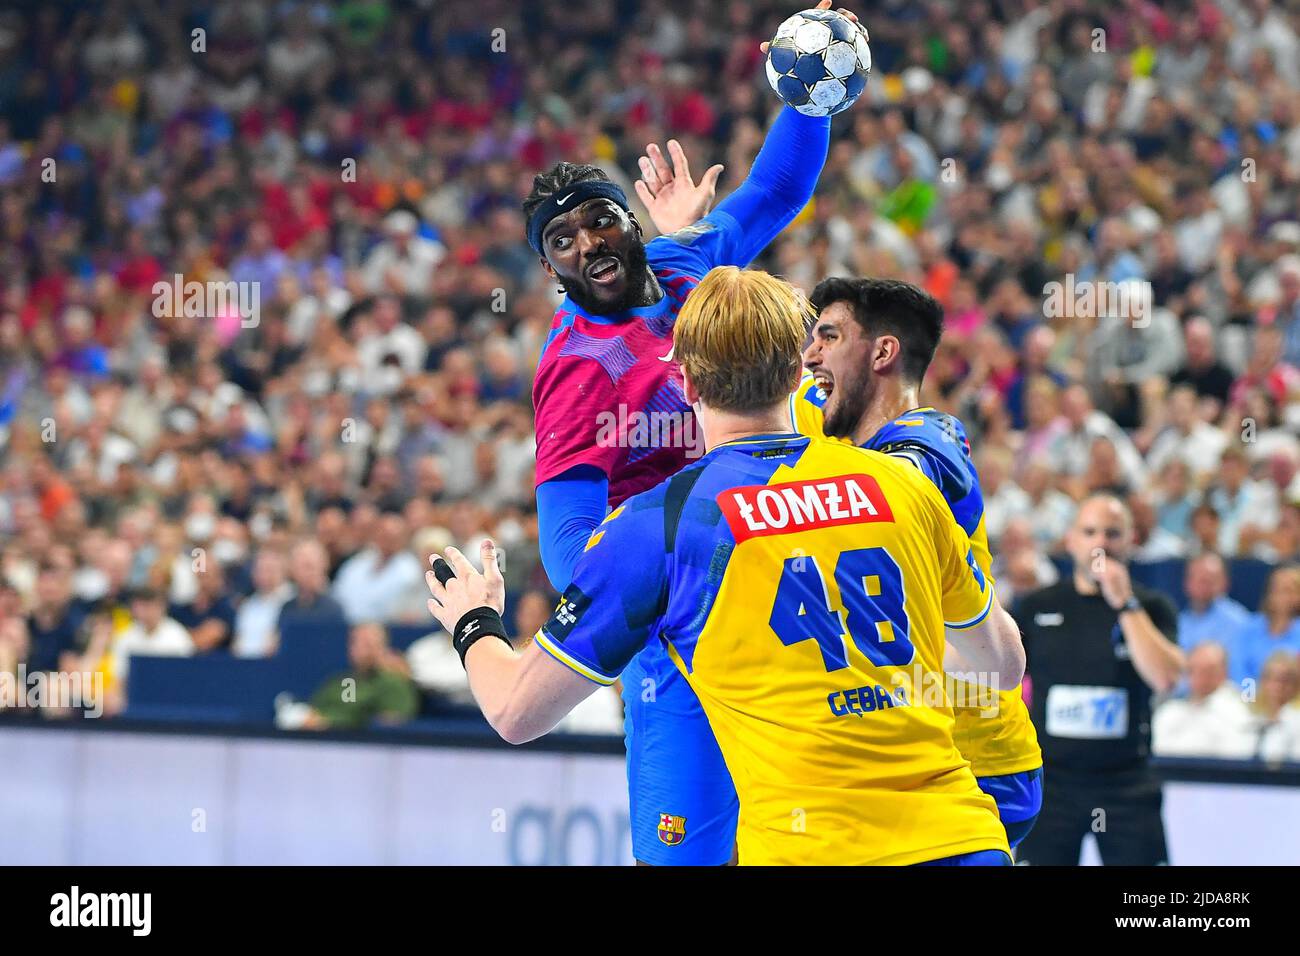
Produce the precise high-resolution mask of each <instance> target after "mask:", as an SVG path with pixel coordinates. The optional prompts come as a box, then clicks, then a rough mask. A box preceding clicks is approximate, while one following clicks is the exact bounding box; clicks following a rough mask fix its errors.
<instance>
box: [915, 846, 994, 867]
mask: <svg viewBox="0 0 1300 956" xmlns="http://www.w3.org/2000/svg"><path fill="white" fill-rule="evenodd" d="M913 865H914V866H1010V865H1011V857H1009V856H1008V855H1006V853H1004V852H1002V851H1000V849H976V851H974V852H971V853H959V855H957V856H945V857H944V858H943V860H927V861H926V862H923V864H913Z"/></svg>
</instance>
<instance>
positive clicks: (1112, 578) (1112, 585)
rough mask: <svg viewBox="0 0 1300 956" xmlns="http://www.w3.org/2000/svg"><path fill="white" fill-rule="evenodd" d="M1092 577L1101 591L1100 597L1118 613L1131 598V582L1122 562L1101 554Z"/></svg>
mask: <svg viewBox="0 0 1300 956" xmlns="http://www.w3.org/2000/svg"><path fill="white" fill-rule="evenodd" d="M1092 576H1093V578H1094V579H1095V580H1096V582H1097V586H1098V587H1099V588H1100V589H1101V596H1102V597H1103V598H1104V599H1105V601H1106V603H1107V604H1109V605H1110V606H1111V608H1112V609H1113V610H1116V611H1118V610H1119V609H1120V608H1122V607H1123V606H1124V605H1125V603H1127V601H1128V599H1129V598H1131V597H1132V596H1133V582H1132V580H1131V579H1130V578H1129V574H1128V568H1127V567H1125V565H1124V562H1123V561H1117V560H1115V559H1114V558H1112V557H1111V556H1110V555H1108V554H1103V555H1101V556H1100V558H1099V559H1098V561H1097V568H1096V570H1094V571H1093V575H1092Z"/></svg>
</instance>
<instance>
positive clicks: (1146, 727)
mask: <svg viewBox="0 0 1300 956" xmlns="http://www.w3.org/2000/svg"><path fill="white" fill-rule="evenodd" d="M1132 542H1133V522H1132V518H1131V516H1130V515H1129V512H1128V509H1127V508H1126V507H1125V506H1124V504H1123V503H1122V502H1121V501H1120V500H1119V499H1117V498H1115V497H1113V496H1111V495H1094V496H1092V497H1090V498H1087V499H1085V500H1084V502H1083V503H1082V504H1081V505H1080V506H1079V512H1078V514H1077V515H1076V516H1075V520H1074V525H1073V527H1072V528H1071V529H1070V532H1069V534H1068V535H1067V537H1066V544H1067V547H1068V548H1069V551H1070V556H1071V557H1072V558H1073V559H1074V571H1073V574H1072V575H1071V576H1070V577H1069V578H1065V579H1062V580H1061V581H1060V582H1059V583H1057V584H1055V585H1053V586H1051V587H1048V588H1043V589H1042V590H1039V591H1034V592H1033V593H1031V594H1027V595H1026V596H1025V597H1024V598H1023V599H1022V600H1021V601H1020V603H1019V605H1018V606H1017V608H1016V609H1015V611H1014V612H1013V613H1014V616H1015V618H1016V620H1017V622H1018V623H1019V624H1020V630H1021V633H1022V634H1023V635H1024V642H1025V654H1026V656H1027V659H1028V665H1027V668H1026V672H1027V674H1028V676H1029V677H1030V679H1031V680H1032V684H1033V704H1032V706H1031V707H1030V713H1031V714H1032V716H1033V719H1034V725H1035V726H1036V727H1037V729H1038V740H1039V743H1040V744H1041V745H1042V748H1043V786H1044V789H1043V810H1042V813H1040V814H1039V817H1038V824H1037V826H1035V827H1034V829H1033V831H1031V832H1030V834H1029V836H1028V837H1026V838H1025V842H1024V843H1022V844H1021V845H1020V848H1019V851H1018V853H1017V854H1016V857H1017V861H1018V862H1021V863H1031V864H1047V865H1057V866H1075V865H1077V864H1078V862H1079V853H1080V848H1081V844H1082V840H1083V837H1084V835H1085V834H1087V833H1089V832H1092V833H1095V834H1096V837H1097V845H1098V847H1099V848H1100V851H1101V858H1102V862H1103V863H1105V864H1107V865H1108V866H1109V865H1121V866H1124V865H1128V866H1154V865H1156V864H1160V863H1166V862H1168V860H1167V857H1168V852H1167V850H1166V849H1165V828H1164V822H1163V821H1162V820H1161V818H1160V808H1161V794H1160V784H1159V782H1158V781H1157V780H1156V778H1155V775H1154V774H1153V773H1152V772H1151V771H1150V769H1149V768H1148V767H1147V754H1148V753H1149V752H1150V749H1151V696H1152V694H1153V693H1156V692H1165V691H1169V690H1171V689H1172V688H1173V687H1174V685H1175V684H1176V683H1177V682H1178V679H1179V676H1180V675H1181V674H1182V671H1183V665H1184V662H1183V654H1182V652H1181V651H1180V650H1179V649H1178V644H1177V636H1178V625H1177V614H1176V612H1175V610H1174V606H1173V604H1171V603H1170V601H1169V599H1168V598H1166V597H1164V596H1163V595H1161V594H1158V593H1156V592H1155V591H1151V590H1149V589H1147V588H1144V587H1141V586H1140V585H1134V584H1133V583H1132V582H1131V581H1130V580H1129V573H1128V567H1127V561H1128V556H1129V551H1130V549H1131V547H1132Z"/></svg>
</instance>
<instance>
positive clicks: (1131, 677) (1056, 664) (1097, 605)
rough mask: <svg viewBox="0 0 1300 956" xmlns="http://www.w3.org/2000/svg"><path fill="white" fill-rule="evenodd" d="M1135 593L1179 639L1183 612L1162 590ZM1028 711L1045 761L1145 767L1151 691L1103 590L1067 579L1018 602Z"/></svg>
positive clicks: (1077, 768)
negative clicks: (1081, 587) (1081, 588)
mask: <svg viewBox="0 0 1300 956" xmlns="http://www.w3.org/2000/svg"><path fill="white" fill-rule="evenodd" d="M1133 593H1134V595H1135V596H1136V597H1137V599H1138V601H1139V602H1141V604H1142V607H1143V609H1144V610H1145V611H1146V612H1147V614H1149V615H1150V617H1151V620H1152V621H1153V622H1154V623H1155V625H1156V627H1157V628H1159V630H1160V631H1161V633H1163V634H1164V635H1165V637H1167V638H1169V640H1171V641H1177V639H1178V614H1177V611H1176V610H1175V609H1174V605H1173V604H1172V603H1171V602H1170V601H1169V599H1168V598H1166V597H1165V596H1164V595H1163V594H1160V593H1159V592H1156V591H1152V590H1151V589H1149V588H1145V587H1142V586H1141V585H1138V584H1134V585H1133ZM1014 616H1015V619H1016V622H1017V623H1018V624H1019V625H1020V631H1021V634H1023V635H1024V642H1025V654H1026V657H1027V659H1028V665H1027V672H1028V674H1029V676H1030V678H1031V680H1032V683H1033V706H1031V707H1030V715H1031V716H1032V717H1033V721H1034V726H1035V727H1036V728H1037V730H1038V742H1039V743H1040V744H1041V745H1042V748H1043V764H1044V766H1045V767H1046V768H1047V769H1048V770H1049V771H1051V770H1057V771H1062V772H1066V773H1071V772H1073V773H1090V772H1095V771H1112V770H1113V771H1123V770H1133V769H1136V768H1140V767H1141V766H1143V765H1144V764H1145V763H1146V759H1147V756H1148V754H1149V753H1150V752H1151V697H1152V693H1153V692H1152V690H1151V688H1150V687H1148V686H1147V684H1146V682H1145V681H1143V680H1142V678H1141V677H1139V676H1138V672H1137V669H1136V668H1134V666H1133V662H1132V661H1131V660H1130V659H1129V650H1128V643H1127V642H1126V641H1125V640H1124V634H1123V631H1122V630H1121V629H1120V624H1119V615H1118V614H1117V613H1116V612H1115V611H1113V610H1111V608H1110V605H1108V604H1107V603H1106V600H1105V598H1103V597H1102V596H1101V595H1100V594H1094V595H1086V594H1080V593H1079V592H1078V591H1077V590H1075V587H1074V579H1073V578H1072V577H1065V578H1063V579H1062V580H1061V581H1060V582H1059V583H1057V584H1054V585H1052V586H1051V587H1047V588H1043V589H1041V590H1039V591H1034V592H1032V593H1030V594H1027V595H1025V597H1024V598H1023V599H1022V600H1021V601H1020V602H1019V603H1018V604H1017V606H1016V609H1015V612H1014Z"/></svg>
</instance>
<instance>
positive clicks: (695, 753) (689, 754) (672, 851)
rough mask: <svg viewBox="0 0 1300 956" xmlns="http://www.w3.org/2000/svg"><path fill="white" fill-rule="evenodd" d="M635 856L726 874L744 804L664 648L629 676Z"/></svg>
mask: <svg viewBox="0 0 1300 956" xmlns="http://www.w3.org/2000/svg"><path fill="white" fill-rule="evenodd" d="M623 706H624V709H625V714H626V716H625V718H624V723H623V729H624V733H625V735H626V739H627V789H628V816H629V819H630V823H631V827H632V856H633V857H635V858H636V859H637V860H638V861H639V862H641V863H648V864H650V865H651V866H723V865H724V864H726V863H728V862H730V861H731V854H732V851H733V849H734V847H735V844H736V820H737V817H738V815H739V813H740V801H739V800H737V799H736V788H735V786H734V785H733V784H732V782H731V774H730V773H728V772H727V765H726V763H725V762H724V761H723V759H722V751H721V750H719V749H718V743H717V741H716V740H715V739H714V737H713V730H712V729H711V728H710V727H709V722H708V719H707V718H706V717H705V716H704V709H703V708H702V707H701V706H700V701H699V698H697V697H696V696H695V691H693V690H691V688H690V685H689V684H687V683H686V678H685V677H683V676H682V675H681V673H680V672H679V671H678V670H677V668H676V666H675V665H674V664H673V662H672V661H671V660H670V659H669V657H668V654H667V652H665V651H664V650H663V648H662V645H658V644H657V643H656V644H652V645H650V646H648V647H647V648H646V649H645V650H644V651H642V652H641V653H640V654H638V655H637V657H636V659H635V660H633V661H632V663H631V664H630V665H628V667H627V669H626V670H624V671H623Z"/></svg>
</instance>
